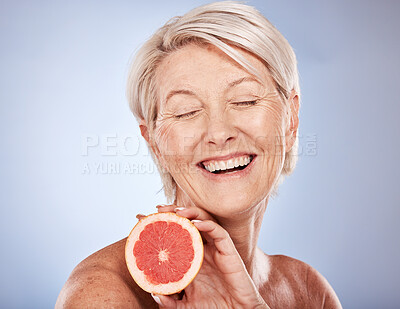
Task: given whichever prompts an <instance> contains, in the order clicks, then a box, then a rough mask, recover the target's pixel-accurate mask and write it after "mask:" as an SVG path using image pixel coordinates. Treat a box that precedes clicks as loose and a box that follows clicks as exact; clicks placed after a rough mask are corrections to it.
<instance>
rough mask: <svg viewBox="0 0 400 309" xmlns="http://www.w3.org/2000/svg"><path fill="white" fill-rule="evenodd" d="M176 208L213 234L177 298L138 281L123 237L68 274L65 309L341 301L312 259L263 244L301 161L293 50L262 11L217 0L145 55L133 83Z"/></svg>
mask: <svg viewBox="0 0 400 309" xmlns="http://www.w3.org/2000/svg"><path fill="white" fill-rule="evenodd" d="M128 94H129V100H130V106H131V109H132V111H133V113H134V115H135V116H136V118H137V119H138V121H139V124H140V130H141V133H142V135H143V137H144V138H145V139H146V141H147V143H148V145H149V147H150V149H151V151H152V154H153V158H154V160H155V162H156V164H157V166H158V168H159V171H160V174H161V176H162V179H163V183H164V191H165V194H166V196H167V198H168V200H169V201H173V204H174V205H166V206H158V211H159V212H167V211H175V212H176V213H177V214H178V215H180V216H184V217H186V218H189V219H191V220H195V221H194V222H195V225H196V227H197V228H198V229H199V231H200V232H201V233H202V236H203V237H204V239H205V240H206V244H205V247H206V250H205V257H204V262H203V265H202V268H201V270H200V272H199V274H198V275H197V277H196V278H195V279H194V281H193V282H192V283H191V284H190V285H189V286H188V287H187V288H186V289H185V290H184V291H183V292H182V293H180V294H179V295H173V296H163V295H150V294H148V293H146V292H145V291H143V290H141V289H140V288H139V287H138V286H137V285H136V283H135V282H134V281H133V279H132V278H131V276H130V274H129V272H128V269H127V267H126V264H125V260H124V245H125V240H121V241H119V242H117V243H115V244H113V245H111V246H109V247H106V248H104V249H103V250H100V251H99V252H97V253H95V254H93V255H92V256H90V257H88V258H87V259H86V260H84V261H83V262H81V263H80V264H79V265H78V266H77V267H76V269H75V270H74V271H73V273H72V274H71V276H70V278H69V279H68V281H67V283H66V285H65V286H64V288H63V290H62V291H61V293H60V296H59V298H58V301H57V305H56V307H57V308H88V307H90V308H156V307H157V306H160V307H162V308H341V305H340V303H339V300H338V298H337V297H336V295H335V292H334V291H333V289H332V288H331V287H330V285H329V283H328V282H327V281H326V280H325V279H324V278H323V277H322V275H320V274H319V273H318V272H317V271H316V270H315V269H313V268H312V267H311V266H309V265H307V264H305V263H303V262H301V261H298V260H296V259H293V258H290V257H287V256H281V255H280V256H270V255H267V254H265V253H263V252H262V251H261V250H260V249H259V248H258V247H257V239H258V235H259V232H260V227H261V222H262V219H263V215H264V212H265V210H266V207H267V204H268V200H269V198H270V197H271V196H272V195H273V194H274V193H275V192H276V190H277V187H278V185H279V183H280V182H281V181H282V179H283V177H284V176H285V175H289V174H290V173H291V172H292V171H293V169H294V167H295V164H296V156H297V144H298V137H297V136H298V134H297V132H298V126H299V118H298V114H299V100H300V98H299V97H300V89H299V82H298V72H297V66H296V57H295V54H294V52H293V50H292V48H291V47H290V45H289V43H288V42H287V41H286V40H285V38H284V37H283V36H282V35H281V34H280V33H279V32H278V30H277V29H275V28H274V26H273V25H272V24H271V23H270V22H269V21H268V20H267V19H265V18H264V17H263V16H262V15H261V14H260V13H259V12H258V11H257V10H255V9H254V8H252V7H250V6H247V5H244V4H240V3H236V2H217V3H212V4H208V5H205V6H202V7H199V8H197V9H194V10H192V11H190V12H189V13H187V14H186V15H184V16H182V17H178V18H174V19H172V20H171V21H169V22H168V23H167V24H166V25H165V26H164V27H162V28H161V29H159V30H158V31H157V32H156V33H155V34H154V35H153V36H152V37H151V38H150V39H149V40H148V41H147V42H146V43H145V44H144V45H143V47H142V48H141V49H140V50H139V52H138V53H137V55H136V57H135V60H134V62H133V64H132V68H131V71H130V76H129V82H128Z"/></svg>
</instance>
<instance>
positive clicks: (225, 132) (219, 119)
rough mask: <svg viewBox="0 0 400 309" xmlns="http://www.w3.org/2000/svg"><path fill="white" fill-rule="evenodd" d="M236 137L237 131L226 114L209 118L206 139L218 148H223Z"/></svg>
mask: <svg viewBox="0 0 400 309" xmlns="http://www.w3.org/2000/svg"><path fill="white" fill-rule="evenodd" d="M236 137H237V131H236V129H235V127H234V125H233V123H232V121H231V120H229V119H228V117H226V115H224V114H222V115H218V116H214V117H212V118H210V119H209V121H208V130H207V136H206V141H207V143H208V144H209V145H214V146H215V147H217V148H218V149H221V148H223V147H224V146H226V144H228V143H229V142H232V141H233V140H234V139H236Z"/></svg>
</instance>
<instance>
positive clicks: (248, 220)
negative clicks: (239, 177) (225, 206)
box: [174, 192, 268, 277]
mask: <svg viewBox="0 0 400 309" xmlns="http://www.w3.org/2000/svg"><path fill="white" fill-rule="evenodd" d="M267 203H268V197H267V198H265V199H264V200H262V201H261V202H260V203H259V204H258V205H257V206H255V207H252V208H251V209H249V210H247V211H245V212H243V213H241V214H239V215H236V216H233V217H218V216H216V215H213V214H212V213H209V214H210V215H211V216H212V217H214V219H215V220H216V221H217V222H218V224H219V225H221V226H222V227H223V228H224V229H225V230H226V231H227V232H228V233H229V235H230V237H231V239H232V241H233V243H234V244H235V247H236V250H237V251H238V253H239V255H240V256H241V258H242V260H243V263H244V264H245V266H246V269H247V271H248V273H249V275H250V276H251V277H253V274H256V273H259V272H260V271H259V267H264V271H265V267H266V265H265V263H264V260H263V255H260V250H258V247H257V241H258V236H259V234H260V229H261V224H262V220H263V217H264V213H265V210H266V208H267ZM174 204H176V205H179V206H185V207H196V206H195V204H194V203H193V202H192V201H191V200H190V199H189V198H188V196H187V195H186V194H179V193H178V192H177V196H176V199H175V202H174ZM260 263H261V264H262V265H260Z"/></svg>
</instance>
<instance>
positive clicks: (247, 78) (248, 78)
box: [165, 76, 260, 103]
mask: <svg viewBox="0 0 400 309" xmlns="http://www.w3.org/2000/svg"><path fill="white" fill-rule="evenodd" d="M244 82H256V83H258V84H260V82H259V81H258V80H257V79H256V78H254V77H251V76H245V77H242V78H239V79H237V80H234V81H233V82H230V83H229V84H228V87H227V88H232V87H235V86H237V85H239V84H241V83H244ZM177 94H186V95H190V96H196V94H195V93H194V92H193V91H190V90H187V89H179V90H172V91H170V92H169V93H168V95H167V97H166V98H165V102H166V103H167V102H168V100H169V99H170V98H171V97H173V96H174V95H177Z"/></svg>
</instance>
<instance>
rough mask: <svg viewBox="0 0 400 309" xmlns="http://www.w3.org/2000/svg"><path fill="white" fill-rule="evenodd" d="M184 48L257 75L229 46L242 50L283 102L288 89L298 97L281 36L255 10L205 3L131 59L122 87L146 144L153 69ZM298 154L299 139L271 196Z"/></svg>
mask: <svg viewBox="0 0 400 309" xmlns="http://www.w3.org/2000/svg"><path fill="white" fill-rule="evenodd" d="M189 43H197V44H212V45H214V46H216V47H217V48H219V49H221V50H222V51H223V52H225V53H226V54H227V55H228V56H229V57H231V58H232V59H233V60H235V61H236V62H238V63H239V64H240V65H242V66H243V67H244V68H245V69H246V70H248V71H249V73H251V74H254V75H255V76H259V74H258V72H257V71H255V69H254V68H253V67H252V66H251V65H250V64H249V63H248V61H247V60H246V59H245V58H244V57H243V56H242V55H241V54H240V53H239V52H237V50H235V49H234V48H233V47H232V46H234V47H239V48H241V49H243V50H246V51H248V52H250V53H251V54H253V55H255V56H256V57H257V58H258V59H260V60H261V61H263V62H264V64H265V65H266V67H267V69H268V70H269V72H270V74H271V77H272V78H273V80H274V82H275V85H276V88H277V90H278V91H279V93H280V95H281V97H282V99H283V102H288V99H289V96H290V94H291V93H292V91H293V90H294V91H295V92H296V93H297V94H298V96H300V86H299V76H298V71H297V61H296V55H295V53H294V51H293V49H292V47H291V46H290V44H289V43H288V41H287V40H286V39H285V38H284V37H283V35H282V34H281V33H280V32H279V31H278V30H277V29H276V28H275V27H274V26H273V25H272V24H271V23H270V22H269V21H268V20H267V19H266V18H265V17H264V16H263V15H262V14H261V13H260V12H259V11H257V10H256V9H255V8H254V7H251V6H248V5H245V4H243V3H240V2H236V1H221V2H214V3H210V4H206V5H203V6H200V7H198V8H195V9H193V10H191V11H189V12H188V13H186V14H185V15H183V16H177V17H174V18H172V19H171V20H170V21H168V22H167V23H166V24H165V25H164V26H163V27H161V28H160V29H158V30H157V31H156V32H155V33H154V35H153V36H152V37H151V38H150V39H149V40H147V41H146V42H145V43H144V44H143V46H142V47H141V48H140V49H139V50H138V52H137V53H136V55H135V57H134V59H133V62H132V64H131V67H130V71H129V76H128V83H127V96H128V100H129V106H130V109H131V110H132V112H133V114H134V116H135V117H136V119H137V120H138V121H139V122H140V121H142V120H144V121H145V123H146V124H147V127H148V129H149V135H150V143H152V135H153V130H154V127H155V122H156V120H157V113H158V110H157V109H158V107H157V106H158V104H157V102H158V101H159V99H158V91H157V90H158V85H156V77H155V76H156V70H157V68H158V66H159V65H160V63H161V62H162V60H163V59H164V58H165V57H166V56H167V55H169V54H171V53H172V52H174V51H175V50H177V49H179V48H181V47H183V46H185V45H187V44H189ZM150 152H151V154H152V157H153V160H154V161H155V163H156V165H157V167H158V170H159V172H160V175H161V178H162V182H163V189H164V193H165V195H166V197H167V200H168V201H169V202H171V201H173V200H174V198H175V193H176V183H175V181H174V179H173V178H172V176H171V174H170V173H169V172H167V171H166V170H165V169H163V168H162V167H161V165H160V163H159V162H158V160H157V157H156V156H155V154H154V153H153V150H152V148H151V147H150ZM297 152H298V135H296V141H295V143H294V145H293V147H292V148H291V149H290V151H289V152H287V153H286V154H285V160H284V164H283V169H282V172H281V175H280V177H279V181H278V182H277V183H276V184H275V188H274V189H273V194H276V192H277V188H278V186H279V184H280V183H281V182H282V181H283V178H284V176H286V175H290V174H291V173H292V172H293V170H294V168H295V166H296V162H297Z"/></svg>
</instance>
